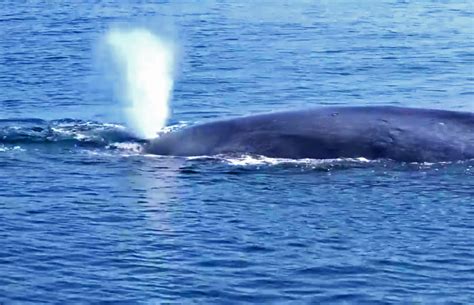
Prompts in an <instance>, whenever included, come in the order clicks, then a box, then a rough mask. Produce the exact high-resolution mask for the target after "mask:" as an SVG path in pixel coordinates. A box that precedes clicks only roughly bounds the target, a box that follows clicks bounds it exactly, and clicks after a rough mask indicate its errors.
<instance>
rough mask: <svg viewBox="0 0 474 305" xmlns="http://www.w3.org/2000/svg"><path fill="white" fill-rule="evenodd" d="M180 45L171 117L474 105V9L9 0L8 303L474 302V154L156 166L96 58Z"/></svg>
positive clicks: (3, 283)
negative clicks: (131, 38)
mask: <svg viewBox="0 0 474 305" xmlns="http://www.w3.org/2000/svg"><path fill="white" fill-rule="evenodd" d="M114 25H120V26H124V25H125V26H130V27H133V26H140V27H146V28H149V29H150V30H152V31H154V32H156V33H158V34H160V35H163V36H164V37H167V38H168V39H172V40H173V41H175V43H176V44H177V45H178V46H179V55H177V56H178V58H179V64H178V69H177V70H178V73H177V76H176V83H175V89H174V92H173V99H172V102H171V107H172V116H171V118H170V124H177V123H180V124H181V123H184V124H193V123H196V122H202V121H207V120H212V119H216V118H222V117H233V116H239V115H245V114H250V113H257V112H265V111H273V110H283V109H297V108H305V107H312V106H322V105H376V104H380V105H382V104H383V105H387V104H389V105H405V106H416V107H431V108H442V109H454V110H464V111H474V4H473V3H472V1H416V2H414V1H413V2H410V1H320V2H317V3H314V2H313V1H275V2H273V1H272V2H269V1H266V2H265V1H264V2H260V3H258V4H257V3H253V2H252V3H250V2H249V3H236V2H235V3H234V2H231V1H209V2H206V3H198V2H193V3H185V2H179V3H172V2H167V1H160V2H159V3H152V2H148V1H138V0H137V1H128V2H127V3H118V2H114V1H103V2H101V3H96V4H92V3H90V4H79V2H77V3H71V2H69V3H59V2H54V1H24V2H19V1H2V2H1V3H0V105H1V111H0V166H1V170H0V240H1V246H0V302H5V303H61V304H68V303H100V302H111V303H116V302H121V303H141V302H144V303H179V304H182V303H184V304H187V303H202V304H214V303H219V304H234V303H257V304H268V303H294V304H302V303H311V304H320V303H344V304H353V303H361V304H366V303H374V304H397V303H403V304H468V303H474V267H473V266H474V253H473V250H472V249H473V248H474V237H473V236H474V225H473V224H472V219H473V218H474V200H473V199H474V179H473V178H474V174H473V173H474V163H473V162H472V161H468V162H461V163H448V164H446V163H440V164H402V163H397V162H391V161H386V160H385V161H384V160H382V161H367V160H363V159H355V160H332V161H321V160H276V159H267V158H251V157H249V156H242V157H241V158H236V157H234V158H226V157H211V156H209V157H201V158H175V157H153V156H147V155H144V154H142V153H140V149H139V148H140V145H141V143H142V142H141V140H139V139H137V138H136V137H135V136H133V134H132V133H131V132H130V131H129V130H128V129H127V128H126V127H125V125H124V124H125V122H124V121H123V118H122V116H121V105H120V103H119V102H118V100H117V97H116V96H114V94H113V92H112V90H110V84H107V83H106V82H105V81H104V79H103V72H102V71H101V69H100V62H98V61H100V59H101V57H100V56H97V49H98V46H99V45H100V41H101V39H102V38H101V37H103V35H104V33H106V32H107V30H108V29H109V28H110V27H112V26H114Z"/></svg>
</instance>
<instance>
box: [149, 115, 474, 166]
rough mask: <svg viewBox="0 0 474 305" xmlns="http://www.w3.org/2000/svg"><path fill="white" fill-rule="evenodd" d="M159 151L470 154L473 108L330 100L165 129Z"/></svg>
mask: <svg viewBox="0 0 474 305" xmlns="http://www.w3.org/2000/svg"><path fill="white" fill-rule="evenodd" d="M148 151H150V152H152V153H157V154H165V155H184V156H189V155H215V154H229V153H238V154H258V155H265V156H269V157H282V158H318V159H327V158H339V157H366V158H370V159H377V158H390V159H394V160H401V161H438V160H461V159H470V158H474V114H472V113H466V112H455V111H445V110H433V109H414V108H401V107H328V108H316V109H310V110H299V111H288V112H276V113H268V114H260V115H254V116H248V117H242V118H234V119H228V120H221V121H216V122H210V123H205V124H201V125H196V126H193V127H189V128H186V129H183V130H181V131H178V132H175V133H170V134H167V135H164V136H163V137H162V138H159V139H157V140H155V141H153V142H152V143H151V144H150V146H149V147H148Z"/></svg>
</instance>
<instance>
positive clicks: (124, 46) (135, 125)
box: [105, 29, 174, 139]
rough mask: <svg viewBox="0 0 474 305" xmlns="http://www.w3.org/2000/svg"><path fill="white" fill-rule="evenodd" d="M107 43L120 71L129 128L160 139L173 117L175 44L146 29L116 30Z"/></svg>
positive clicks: (119, 92)
mask: <svg viewBox="0 0 474 305" xmlns="http://www.w3.org/2000/svg"><path fill="white" fill-rule="evenodd" d="M105 41H106V45H107V47H108V49H109V50H110V52H111V54H112V57H113V62H114V64H115V68H116V70H117V71H118V72H119V84H118V85H119V86H120V88H119V90H118V94H119V96H118V98H119V100H121V101H122V102H123V104H124V106H125V107H126V108H125V114H126V117H127V121H128V125H130V127H131V128H132V129H133V131H134V132H135V133H136V135H137V136H139V137H143V138H145V139H149V138H154V137H156V135H157V133H158V132H159V131H160V130H161V129H162V128H163V127H164V126H165V124H166V120H167V118H168V114H169V108H168V103H169V101H170V99H171V94H172V90H173V67H174V48H173V45H172V44H171V43H168V42H167V41H165V40H163V39H161V38H160V37H158V36H156V35H154V34H153V33H151V32H150V31H148V30H146V29H112V30H110V31H109V32H108V33H107V34H106V36H105Z"/></svg>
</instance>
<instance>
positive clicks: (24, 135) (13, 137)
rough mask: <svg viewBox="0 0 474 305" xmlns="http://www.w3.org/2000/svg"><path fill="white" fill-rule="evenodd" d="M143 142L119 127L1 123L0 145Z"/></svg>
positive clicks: (29, 121) (34, 121)
mask: <svg viewBox="0 0 474 305" xmlns="http://www.w3.org/2000/svg"><path fill="white" fill-rule="evenodd" d="M122 142H134V143H138V144H139V143H143V142H144V140H142V139H139V138H137V137H135V136H134V135H133V134H132V133H131V132H130V131H129V130H127V128H126V127H125V126H123V125H120V124H110V123H100V122H95V121H84V120H75V119H60V120H52V121H46V120H42V119H36V118H26V119H3V120H0V144H3V145H28V144H51V143H54V144H62V145H68V144H69V145H79V146H96V147H105V146H107V145H110V144H112V143H122Z"/></svg>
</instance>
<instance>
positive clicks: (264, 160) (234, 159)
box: [187, 155, 375, 166]
mask: <svg viewBox="0 0 474 305" xmlns="http://www.w3.org/2000/svg"><path fill="white" fill-rule="evenodd" d="M187 159H188V160H205V159H215V160H219V161H223V162H225V163H227V164H229V165H233V166H259V165H279V164H296V165H310V166H313V165H322V164H333V163H338V162H356V163H368V162H375V161H372V160H368V159H366V158H363V157H360V158H336V159H310V158H305V159H288V158H270V157H265V156H255V155H242V156H225V155H217V156H193V157H188V158H187Z"/></svg>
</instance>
